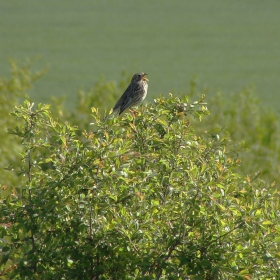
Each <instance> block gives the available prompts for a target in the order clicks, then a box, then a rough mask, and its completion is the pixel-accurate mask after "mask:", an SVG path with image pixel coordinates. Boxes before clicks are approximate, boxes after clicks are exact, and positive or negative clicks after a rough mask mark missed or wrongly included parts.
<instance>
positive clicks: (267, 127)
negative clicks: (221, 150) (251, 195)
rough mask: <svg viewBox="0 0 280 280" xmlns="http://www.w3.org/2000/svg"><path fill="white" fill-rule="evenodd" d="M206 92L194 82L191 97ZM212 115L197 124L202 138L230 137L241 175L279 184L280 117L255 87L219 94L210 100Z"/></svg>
mask: <svg viewBox="0 0 280 280" xmlns="http://www.w3.org/2000/svg"><path fill="white" fill-rule="evenodd" d="M200 92H205V90H199V89H198V85H197V84H196V82H195V81H192V82H191V86H190V90H189V92H188V95H189V96H192V97H193V96H197V95H198V94H201V93H200ZM208 103H209V108H210V111H211V114H210V116H209V117H207V118H206V119H205V120H204V122H203V123H199V124H194V127H195V131H196V132H197V133H198V134H199V135H204V134H205V133H206V134H213V135H215V134H220V135H221V136H226V137H229V138H230V139H231V140H232V145H234V146H235V147H234V150H235V152H236V153H238V157H239V158H240V160H241V164H240V167H239V172H242V173H243V174H244V175H247V174H249V175H250V176H251V177H252V179H253V178H257V177H259V178H261V179H263V180H265V181H267V182H269V183H270V184H271V185H276V187H278V189H279V185H280V177H279V170H280V116H279V113H276V112H275V111H274V110H272V109H271V108H268V107H266V106H263V105H262V103H261V101H260V100H259V99H258V98H257V97H256V95H255V94H254V91H253V89H252V88H244V89H243V90H241V91H240V92H238V93H233V94H222V93H216V94H214V96H212V97H211V98H210V99H209V102H208Z"/></svg>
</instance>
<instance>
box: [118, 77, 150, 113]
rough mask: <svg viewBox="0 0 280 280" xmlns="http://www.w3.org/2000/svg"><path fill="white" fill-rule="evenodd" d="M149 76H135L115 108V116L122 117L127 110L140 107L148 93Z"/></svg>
mask: <svg viewBox="0 0 280 280" xmlns="http://www.w3.org/2000/svg"><path fill="white" fill-rule="evenodd" d="M146 75H147V74H146V73H143V72H140V73H136V74H135V75H133V77H132V79H131V82H130V84H129V86H128V87H127V89H126V90H125V92H124V93H123V94H122V96H121V98H120V99H119V100H118V102H117V103H116V105H115V106H114V108H113V114H117V115H121V114H122V113H123V112H124V111H125V110H126V109H128V108H131V107H133V106H137V105H140V104H141V103H142V102H143V100H144V99H145V97H146V95H147V92H148V83H147V82H148V79H146V78H145V76H146Z"/></svg>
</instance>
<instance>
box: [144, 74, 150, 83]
mask: <svg viewBox="0 0 280 280" xmlns="http://www.w3.org/2000/svg"><path fill="white" fill-rule="evenodd" d="M146 75H148V74H146V73H144V76H143V78H142V80H143V81H147V82H148V81H149V80H148V79H147V78H146V77H145V76H146Z"/></svg>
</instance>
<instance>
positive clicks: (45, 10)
mask: <svg viewBox="0 0 280 280" xmlns="http://www.w3.org/2000/svg"><path fill="white" fill-rule="evenodd" d="M279 15H280V1H279V0H270V1H263V0H246V1H241V0H239V1H229V0H215V1H206V0H204V1H197V0H187V1H179V0H173V1H166V0H160V1H159V0H157V1H148V0H142V1H128V0H125V1H120V0H103V1H89V0H84V1H74V0H67V1H65V0H63V1H55V0H48V1H35V0H25V1H1V2H0V32H1V39H0V61H1V64H0V75H1V76H3V75H5V74H6V73H7V72H8V71H9V69H10V66H9V63H8V60H9V58H14V59H16V60H19V61H22V60H23V59H25V58H34V56H36V55H39V56H40V57H41V58H40V59H39V60H38V61H37V62H36V63H35V65H34V67H35V68H38V69H42V68H44V67H46V66H47V67H48V68H49V71H48V73H47V75H46V76H44V77H43V78H42V79H40V81H39V82H38V83H37V84H36V88H35V90H33V91H32V92H31V95H32V98H33V99H34V100H35V101H37V102H39V101H40V102H48V101H49V100H50V99H49V96H61V95H66V96H67V105H68V106H71V105H72V104H74V103H75V98H76V96H77V95H76V93H77V91H78V90H79V89H81V88H83V89H87V88H90V87H91V86H92V85H93V84H94V83H95V82H96V81H98V80H99V78H100V77H104V79H105V80H112V81H115V82H118V80H120V78H121V76H122V72H123V71H125V72H126V73H127V75H131V74H133V73H135V72H138V71H145V72H147V73H148V74H149V79H150V84H149V96H150V98H151V97H152V96H156V95H159V94H160V93H163V94H167V93H168V92H173V93H176V92H184V91H187V88H188V87H189V81H190V80H191V79H192V78H193V77H195V76H196V77H197V79H198V83H199V85H200V86H201V87H206V88H209V92H210V94H211V93H214V92H217V91H218V90H220V91H222V92H225V93H232V92H238V91H239V90H241V89H242V88H243V87H244V86H248V85H249V86H251V85H253V86H254V87H255V92H256V94H257V95H258V96H259V97H260V99H261V101H262V102H263V104H265V105H268V106H270V105H271V106H274V108H275V109H278V108H277V106H278V103H279V99H280V97H279V88H280V16H279ZM112 105H113V104H108V106H112Z"/></svg>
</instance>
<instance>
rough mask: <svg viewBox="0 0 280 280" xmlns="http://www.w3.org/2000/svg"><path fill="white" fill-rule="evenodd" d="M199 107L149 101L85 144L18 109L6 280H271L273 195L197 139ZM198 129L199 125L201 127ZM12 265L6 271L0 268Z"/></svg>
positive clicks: (219, 140) (5, 235)
mask: <svg viewBox="0 0 280 280" xmlns="http://www.w3.org/2000/svg"><path fill="white" fill-rule="evenodd" d="M207 114H208V111H207V108H206V107H205V102H204V98H203V97H202V98H201V100H199V101H196V102H192V103H191V102H189V101H188V99H187V98H186V97H184V99H180V98H178V97H172V96H170V98H157V99H156V100H155V102H154V103H153V104H150V105H148V106H144V107H142V109H140V110H139V111H138V113H137V112H135V113H133V114H126V115H125V116H123V117H121V118H118V119H112V120H107V121H104V118H103V117H101V116H100V114H99V112H98V109H96V108H93V109H92V118H93V126H92V130H85V131H84V132H83V134H82V136H80V135H78V134H77V130H78V128H77V127H75V126H72V125H71V124H69V123H67V122H66V123H64V122H62V123H61V122H58V121H55V120H54V119H53V118H52V116H51V113H50V110H49V106H47V105H44V106H42V105H38V107H37V108H36V109H34V104H32V103H30V102H29V101H25V102H24V103H23V105H20V106H17V107H16V108H15V110H14V112H13V115H14V116H15V117H16V118H17V120H20V122H19V123H20V124H21V123H23V125H19V126H17V127H15V128H13V129H11V130H10V133H12V134H14V135H16V136H18V137H19V139H20V140H21V145H22V147H23V149H22V150H23V152H22V154H21V157H22V161H21V164H20V165H19V166H18V167H15V172H16V173H17V174H18V175H19V176H20V178H21V182H20V184H18V186H17V187H15V188H13V189H12V192H11V195H9V196H8V197H6V199H5V200H4V201H3V204H2V205H1V208H0V216H1V217H2V222H1V223H2V225H6V224H7V223H11V225H10V227H9V228H8V227H7V226H2V228H1V240H2V245H1V246H2V252H3V254H2V260H1V264H2V267H5V265H6V267H5V270H4V272H3V273H2V274H4V273H5V274H6V275H7V276H8V277H10V278H11V279H13V278H14V279H186V278H190V279H268V278H269V279H277V277H278V275H279V274H280V266H279V231H280V227H279V222H280V221H279V202H278V201H279V193H277V192H274V191H272V190H271V189H270V186H269V185H267V184H266V183H264V182H263V181H259V180H254V181H251V179H250V177H245V176H242V175H240V174H238V173H237V172H236V168H237V167H238V165H239V160H238V159H237V158H236V156H235V155H236V154H235V151H234V150H232V147H233V146H232V145H231V144H230V143H229V142H228V139H227V138H226V137H219V136H216V137H215V138H210V139H209V138H207V137H202V136H198V135H197V134H196V133H195V132H194V128H193V126H192V123H193V117H192V115H193V116H195V117H197V118H199V119H202V117H203V116H204V115H207ZM206 119H207V117H206ZM8 260H11V261H12V263H13V265H14V266H13V267H12V268H10V269H9V267H7V261H8Z"/></svg>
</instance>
